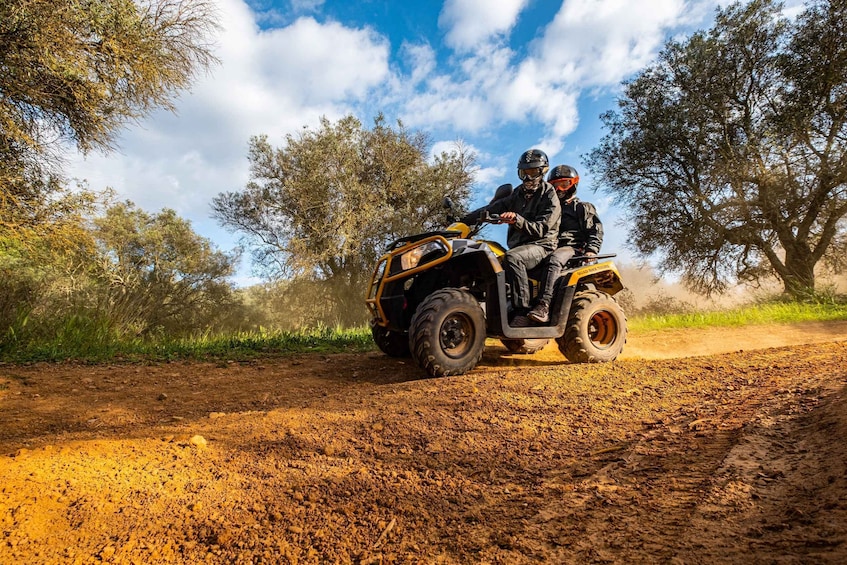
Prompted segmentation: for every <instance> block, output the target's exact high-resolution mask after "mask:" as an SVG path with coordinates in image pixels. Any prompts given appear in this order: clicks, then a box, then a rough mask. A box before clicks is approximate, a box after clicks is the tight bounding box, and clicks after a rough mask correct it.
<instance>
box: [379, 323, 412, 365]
mask: <svg viewBox="0 0 847 565" xmlns="http://www.w3.org/2000/svg"><path fill="white" fill-rule="evenodd" d="M371 335H372V336H373V338H374V343H376V346H377V347H379V349H380V351H382V352H383V353H385V354H386V355H388V356H389V357H408V356H409V355H410V354H411V351H409V337H408V336H407V335H406V334H403V333H400V332H395V331H391V330H389V329H386V328H383V327H382V326H377V325H372V326H371Z"/></svg>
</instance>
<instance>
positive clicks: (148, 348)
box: [0, 301, 847, 363]
mask: <svg viewBox="0 0 847 565" xmlns="http://www.w3.org/2000/svg"><path fill="white" fill-rule="evenodd" d="M835 320H847V303H841V302H837V301H831V302H827V303H796V302H772V303H765V304H757V305H751V306H745V307H741V308H737V309H734V310H723V311H715V312H693V313H680V314H664V315H650V314H642V315H637V316H632V317H630V318H629V320H628V325H629V331H630V333H638V332H646V331H661V330H667V329H677V328H706V327H721V326H744V325H755V324H791V323H801V322H822V321H835ZM374 350H376V345H374V343H373V339H372V338H371V332H370V330H369V329H368V328H367V327H360V328H353V329H340V328H325V327H324V328H316V329H311V330H306V331H299V332H288V331H257V332H245V333H238V334H231V335H203V336H198V337H193V338H184V339H170V338H168V337H167V336H160V337H158V338H155V339H136V338H133V339H120V338H117V337H115V336H111V335H109V333H108V332H104V331H100V330H98V331H86V330H85V329H80V328H79V327H75V328H74V330H73V331H69V330H68V331H64V332H63V333H61V335H60V337H57V338H55V339H53V340H42V341H36V342H29V343H19V342H18V343H8V342H7V343H5V344H0V361H3V362H10V363H31V362H37V361H47V362H59V361H76V362H87V363H100V362H161V361H171V360H180V359H185V360H211V361H214V360H227V361H229V360H233V361H245V360H250V359H254V358H257V357H272V356H278V355H287V354H299V353H345V352H346V353H360V352H367V351H374Z"/></svg>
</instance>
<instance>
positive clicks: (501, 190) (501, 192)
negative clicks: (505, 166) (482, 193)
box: [491, 183, 515, 202]
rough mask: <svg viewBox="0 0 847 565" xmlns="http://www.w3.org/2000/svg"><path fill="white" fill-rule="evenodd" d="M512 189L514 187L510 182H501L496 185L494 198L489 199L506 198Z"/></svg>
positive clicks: (494, 200)
mask: <svg viewBox="0 0 847 565" xmlns="http://www.w3.org/2000/svg"><path fill="white" fill-rule="evenodd" d="M514 189H515V187H513V186H512V185H511V184H510V183H506V184H501V185H500V186H498V187H497V191H496V192H495V193H494V198H492V199H491V202H496V201H497V200H500V199H501V198H506V197H507V196H509V195H510V194H512V191H513V190H514Z"/></svg>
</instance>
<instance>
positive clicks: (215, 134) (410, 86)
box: [69, 0, 800, 284]
mask: <svg viewBox="0 0 847 565" xmlns="http://www.w3.org/2000/svg"><path fill="white" fill-rule="evenodd" d="M214 2H215V3H216V4H217V6H218V10H219V14H220V21H221V24H222V27H223V29H222V31H221V33H220V35H219V36H218V37H217V40H216V42H217V46H216V53H217V56H218V57H219V58H220V59H221V64H220V65H219V66H216V67H214V68H213V69H211V71H210V72H209V73H208V75H203V76H200V77H198V79H197V81H196V82H195V84H194V86H193V88H192V89H191V91H190V92H185V93H183V94H182V95H181V96H180V98H179V99H178V101H177V112H176V113H169V112H164V111H159V112H155V113H153V114H152V115H150V116H149V117H148V118H146V119H144V120H143V121H141V122H139V123H138V124H135V125H132V126H131V127H129V128H127V129H126V130H125V131H124V132H123V134H122V135H121V137H120V139H119V141H118V144H119V149H118V150H117V151H116V152H113V153H109V154H99V153H93V154H89V155H87V156H81V155H72V156H70V158H69V173H70V175H71V176H73V177H75V178H79V179H85V180H86V181H87V184H88V186H89V188H91V189H94V190H100V189H103V188H105V187H111V188H112V189H113V190H115V191H116V193H117V195H118V197H119V198H120V199H129V200H132V201H133V202H135V203H136V204H137V205H138V206H140V207H141V208H143V209H145V210H147V211H148V212H156V211H159V210H161V209H162V208H165V207H167V208H172V209H174V210H176V212H177V213H178V214H179V215H181V216H182V217H184V218H186V219H188V220H190V221H191V223H192V226H193V227H194V229H195V231H197V232H198V233H199V234H201V235H203V236H204V237H207V238H209V239H210V240H211V241H212V242H213V243H214V244H215V245H216V246H217V247H218V248H220V249H223V250H229V249H231V248H233V247H234V245H235V242H236V236H235V235H233V234H230V233H228V232H226V231H225V230H223V229H222V228H220V227H219V226H218V225H217V223H216V222H215V220H213V219H212V218H211V216H210V213H211V208H210V204H211V201H212V198H214V197H215V196H216V195H217V194H219V193H221V192H224V191H232V190H239V189H240V188H242V187H243V186H244V185H245V184H246V182H247V180H248V167H249V163H248V161H247V148H248V140H249V138H250V137H251V136H253V135H258V134H267V135H268V137H269V139H270V141H271V143H273V144H274V145H278V146H279V145H281V144H282V142H283V139H284V137H285V135H286V134H289V133H293V132H296V131H298V130H300V129H302V128H303V127H304V126H305V127H312V128H314V127H316V126H317V124H318V121H319V119H320V118H321V117H322V116H325V117H327V118H329V119H330V120H333V121H334V120H336V119H338V118H340V117H342V116H344V115H347V114H351V113H352V114H353V115H355V116H357V117H358V118H359V119H360V120H361V121H362V122H363V123H364V124H366V125H368V126H370V125H371V124H372V119H373V117H374V116H375V115H376V114H377V113H378V112H382V113H384V114H385V116H386V118H388V119H389V120H390V121H391V122H394V121H395V120H397V119H401V120H402V121H403V123H404V124H405V125H406V126H407V127H409V128H411V129H415V130H422V131H425V132H427V133H429V135H430V137H431V139H432V141H433V142H434V147H433V149H434V150H435V151H441V150H445V149H446V150H449V149H450V148H451V147H453V146H454V145H455V143H457V142H462V143H464V144H465V145H467V146H470V147H471V148H472V149H474V150H475V151H476V152H477V154H478V157H479V166H480V169H479V172H478V174H477V177H476V185H475V189H474V203H475V204H479V203H482V202H484V201H487V199H488V198H489V197H490V195H492V194H493V191H494V189H495V187H496V186H498V185H499V184H501V183H504V182H512V183H515V184H516V183H517V182H518V181H517V178H516V174H515V173H516V170H515V166H516V163H517V159H518V157H519V156H520V154H521V153H522V152H523V151H525V150H526V149H529V148H532V147H539V148H541V149H543V150H544V151H546V152H547V154H548V155H549V156H550V160H551V164H554V165H555V164H559V163H567V164H570V165H573V166H574V167H576V168H577V170H578V171H579V172H580V174H581V182H580V186H579V196H581V197H582V198H583V199H585V200H590V201H591V202H593V203H594V204H595V205H597V207H598V210H599V212H600V216H601V219H602V220H603V222H604V224H605V226H606V234H607V235H606V240H605V242H604V246H603V251H604V252H617V253H619V254H620V255H621V260H622V261H624V262H626V261H633V259H632V255H631V254H630V253H629V252H628V251H627V250H626V249H625V248H624V246H623V242H624V240H625V238H626V226H625V225H622V224H621V223H620V217H621V214H620V210H617V209H615V208H614V207H613V206H612V205H611V202H610V199H609V197H608V195H607V194H605V193H604V192H603V191H602V190H596V191H595V189H597V188H598V187H597V186H596V185H595V183H594V182H593V179H592V178H591V177H590V175H588V172H587V170H585V166H584V163H583V160H582V156H583V155H585V154H586V153H588V152H589V151H590V150H591V149H592V148H593V147H594V146H595V145H597V143H598V142H599V140H600V138H601V136H602V135H603V131H602V128H601V123H600V119H599V115H600V113H602V112H604V111H606V110H608V109H612V108H614V107H615V97H616V96H617V95H618V94H619V92H620V84H621V82H622V81H623V80H625V79H627V78H628V77H631V76H632V75H633V73H636V72H637V71H638V70H640V69H641V68H643V67H645V66H646V65H648V64H650V63H651V61H653V60H654V58H655V56H656V54H657V53H658V51H659V50H660V49H661V47H662V45H663V44H664V43H665V41H666V40H667V39H669V38H671V37H682V36H685V35H687V34H690V33H691V32H692V31H694V30H697V29H707V28H709V27H711V25H712V22H713V18H714V14H715V10H716V8H717V7H718V6H722V5H727V4H728V2H726V1H724V0H719V1H716V0H688V1H685V0H649V1H646V0H642V1H637V0H564V1H562V0H445V1H443V2H439V1H434V0H412V1H406V0H395V1H376V0H363V1H351V0H346V1H345V0H214ZM785 4H786V7H787V8H786V10H787V11H788V12H789V14H792V13H796V11H797V10H798V9H799V7H800V1H799V0H788V1H787V2H785ZM495 237H498V238H499V237H500V236H499V235H498V234H496V233H495ZM248 274H249V266H248V265H247V264H246V263H245V265H244V267H243V268H242V269H241V271H240V273H239V275H238V277H237V282H238V283H239V284H247V283H249V282H251V279H250V278H249V276H248Z"/></svg>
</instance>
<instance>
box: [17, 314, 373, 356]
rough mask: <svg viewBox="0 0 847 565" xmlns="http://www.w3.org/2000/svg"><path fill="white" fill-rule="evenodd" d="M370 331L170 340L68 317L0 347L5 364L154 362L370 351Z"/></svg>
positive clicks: (333, 330) (320, 330) (260, 333)
mask: <svg viewBox="0 0 847 565" xmlns="http://www.w3.org/2000/svg"><path fill="white" fill-rule="evenodd" d="M374 347H375V346H374V343H373V339H372V338H371V332H370V329H368V328H367V327H358V328H352V329H341V328H327V327H323V326H321V327H316V328H312V329H309V330H301V331H298V332H286V331H267V330H261V329H260V330H257V331H252V332H235V333H228V334H212V333H208V334H201V335H196V336H191V337H182V338H174V337H171V336H167V335H164V334H162V335H158V336H155V337H149V338H146V339H143V338H138V337H135V338H133V337H129V336H122V337H118V336H115V335H113V334H110V333H109V331H108V328H107V327H104V326H100V325H99V324H98V323H96V322H86V321H82V320H72V321H68V323H67V324H66V325H65V327H64V331H62V332H60V335H57V336H56V337H55V338H53V339H51V340H46V341H40V342H32V343H27V344H23V345H22V346H20V347H16V348H12V349H3V348H0V359H2V360H3V361H7V362H17V363H22V362H32V361H53V362H55V361H68V360H73V361H82V362H90V363H95V362H105V361H127V362H155V361H170V360H176V359H192V360H220V361H224V362H227V361H245V360H250V359H255V358H258V357H270V356H276V355H289V354H295V353H344V352H350V353H355V352H364V351H372V350H373V349H374Z"/></svg>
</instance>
